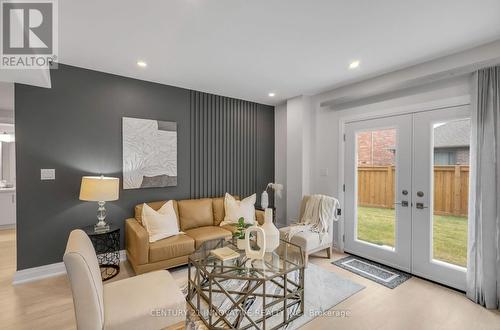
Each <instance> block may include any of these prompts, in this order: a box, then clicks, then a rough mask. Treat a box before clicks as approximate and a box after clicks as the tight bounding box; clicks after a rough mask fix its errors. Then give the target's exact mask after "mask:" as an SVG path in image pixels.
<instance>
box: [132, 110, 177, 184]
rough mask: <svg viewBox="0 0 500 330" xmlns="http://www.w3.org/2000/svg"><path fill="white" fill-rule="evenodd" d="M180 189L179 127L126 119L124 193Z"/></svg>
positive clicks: (150, 121) (173, 123) (156, 121)
mask: <svg viewBox="0 0 500 330" xmlns="http://www.w3.org/2000/svg"><path fill="white" fill-rule="evenodd" d="M170 186H177V123H176V122H173V121H159V120H151V119H138V118H127V117H123V189H136V188H154V187H170Z"/></svg>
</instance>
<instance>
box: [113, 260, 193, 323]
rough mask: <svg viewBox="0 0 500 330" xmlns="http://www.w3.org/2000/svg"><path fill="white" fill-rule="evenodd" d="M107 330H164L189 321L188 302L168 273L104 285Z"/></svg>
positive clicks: (136, 277)
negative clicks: (187, 316) (187, 318)
mask: <svg viewBox="0 0 500 330" xmlns="http://www.w3.org/2000/svg"><path fill="white" fill-rule="evenodd" d="M104 307H105V308H104V311H105V314H104V329H106V330H114V329H120V330H128V329H130V330H135V329H142V330H146V329H162V328H166V327H168V326H171V325H174V324H177V323H179V322H182V321H184V320H185V319H186V315H185V310H186V301H185V299H184V296H183V295H182V293H181V291H180V290H179V288H178V287H177V284H176V282H175V280H174V278H173V277H172V275H171V274H170V273H169V272H168V271H166V270H160V271H156V272H151V273H146V274H143V275H139V276H135V277H130V278H127V279H124V280H120V281H116V282H112V283H109V284H106V285H104Z"/></svg>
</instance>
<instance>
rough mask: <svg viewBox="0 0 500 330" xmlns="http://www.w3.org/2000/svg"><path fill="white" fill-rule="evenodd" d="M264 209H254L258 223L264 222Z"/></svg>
mask: <svg viewBox="0 0 500 330" xmlns="http://www.w3.org/2000/svg"><path fill="white" fill-rule="evenodd" d="M264 213H265V212H264V211H262V210H255V220H257V222H258V223H259V225H263V224H264Z"/></svg>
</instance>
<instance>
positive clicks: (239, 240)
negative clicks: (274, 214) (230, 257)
mask: <svg viewBox="0 0 500 330" xmlns="http://www.w3.org/2000/svg"><path fill="white" fill-rule="evenodd" d="M248 227H250V224H246V223H245V218H243V217H241V218H239V219H238V223H237V224H236V231H235V232H234V234H233V237H234V239H235V240H236V246H237V247H238V249H240V250H244V249H245V229H247V228H248Z"/></svg>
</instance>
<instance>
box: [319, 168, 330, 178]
mask: <svg viewBox="0 0 500 330" xmlns="http://www.w3.org/2000/svg"><path fill="white" fill-rule="evenodd" d="M319 175H321V176H328V169H327V168H322V169H320V170H319Z"/></svg>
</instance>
